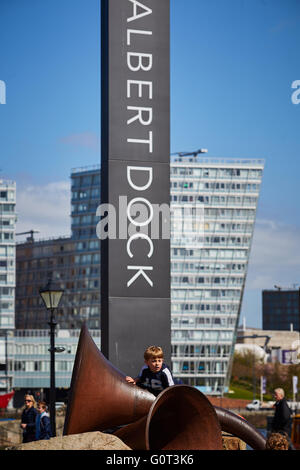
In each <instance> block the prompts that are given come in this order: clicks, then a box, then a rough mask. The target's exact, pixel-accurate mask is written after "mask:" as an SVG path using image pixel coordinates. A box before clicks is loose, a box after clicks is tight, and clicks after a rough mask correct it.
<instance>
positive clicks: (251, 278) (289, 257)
mask: <svg viewBox="0 0 300 470" xmlns="http://www.w3.org/2000/svg"><path fill="white" fill-rule="evenodd" d="M299 243H300V229H299V228H297V227H294V226H291V225H286V224H283V223H280V222H275V221H273V220H262V219H258V220H257V222H256V225H255V230H254V238H253V244H252V250H251V255H250V261H249V271H248V279H247V285H246V287H247V289H270V288H274V285H275V284H276V285H281V286H283V287H293V284H297V283H299V282H300V250H299Z"/></svg>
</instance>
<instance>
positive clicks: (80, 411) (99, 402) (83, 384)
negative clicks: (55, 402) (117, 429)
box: [63, 324, 155, 435]
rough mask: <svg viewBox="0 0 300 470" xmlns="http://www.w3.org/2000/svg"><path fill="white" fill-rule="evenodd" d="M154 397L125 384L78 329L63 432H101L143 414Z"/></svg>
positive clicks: (134, 419)
mask: <svg viewBox="0 0 300 470" xmlns="http://www.w3.org/2000/svg"><path fill="white" fill-rule="evenodd" d="M154 400H155V396H154V395H152V393H150V392H147V391H146V390H143V389H141V388H139V387H136V386H134V385H132V384H129V383H127V382H126V380H125V375H124V374H123V373H122V372H120V371H119V370H118V369H117V368H116V367H114V366H113V365H112V364H111V363H110V362H109V361H108V360H107V359H106V358H105V357H104V355H103V354H102V353H101V351H100V350H99V348H98V347H97V346H96V344H95V342H94V340H93V339H92V337H91V335H90V333H89V332H88V329H87V327H86V325H85V324H84V325H83V326H82V328H81V332H80V337H79V341H78V346H77V352H76V357H75V362H74V368H73V373H72V379H71V388H70V397H69V400H68V405H67V410H66V418H65V423H64V431H63V434H64V435H69V434H78V433H83V432H90V431H104V430H106V429H108V428H111V427H114V426H119V425H124V424H128V423H131V422H133V421H136V420H138V419H139V418H141V417H142V416H145V415H146V414H147V413H148V411H149V408H150V407H151V405H152V403H153V401H154Z"/></svg>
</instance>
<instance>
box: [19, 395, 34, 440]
mask: <svg viewBox="0 0 300 470" xmlns="http://www.w3.org/2000/svg"><path fill="white" fill-rule="evenodd" d="M24 401H25V408H24V410H23V412H22V416H21V425H20V426H21V428H22V430H23V443H26V442H31V441H35V421H36V417H37V414H38V411H37V409H36V402H35V399H34V397H33V395H25V397H24Z"/></svg>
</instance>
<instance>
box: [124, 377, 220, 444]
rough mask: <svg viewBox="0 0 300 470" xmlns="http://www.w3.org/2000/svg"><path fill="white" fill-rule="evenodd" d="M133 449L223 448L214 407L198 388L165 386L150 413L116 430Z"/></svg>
mask: <svg viewBox="0 0 300 470" xmlns="http://www.w3.org/2000/svg"><path fill="white" fill-rule="evenodd" d="M115 435H116V436H118V437H119V438H120V439H121V440H122V441H123V442H125V444H127V445H128V446H129V447H131V448H132V449H134V450H222V448H223V447H222V431H221V427H220V423H219V421H218V418H217V415H216V412H215V410H214V407H213V406H212V405H211V403H210V402H209V400H208V399H207V398H206V397H205V395H203V394H202V393H201V392H200V391H199V390H197V389H196V388H194V387H190V386H188V385H174V386H172V387H169V388H167V389H165V390H163V391H162V392H161V393H160V394H159V395H158V397H157V398H156V400H155V402H154V403H153V404H152V406H151V408H150V410H149V413H148V415H147V416H145V417H144V418H141V419H140V420H139V421H137V422H136V423H132V424H129V425H128V426H125V427H123V428H121V429H120V430H118V431H116V432H115Z"/></svg>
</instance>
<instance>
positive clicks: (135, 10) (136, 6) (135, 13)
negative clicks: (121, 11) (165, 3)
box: [127, 0, 152, 23]
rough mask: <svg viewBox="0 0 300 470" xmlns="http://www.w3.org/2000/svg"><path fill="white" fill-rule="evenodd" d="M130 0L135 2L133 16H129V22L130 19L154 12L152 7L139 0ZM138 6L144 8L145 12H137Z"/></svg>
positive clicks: (136, 18)
mask: <svg viewBox="0 0 300 470" xmlns="http://www.w3.org/2000/svg"><path fill="white" fill-rule="evenodd" d="M129 1H130V2H131V3H133V16H131V17H130V18H127V23H129V22H130V21H134V20H138V19H139V18H142V17H143V16H146V15H151V13H152V10H151V8H148V7H146V6H145V5H143V4H142V3H140V2H138V1H137V0H129ZM138 7H140V8H142V9H143V10H144V12H143V13H140V14H139V15H138V14H137V9H138Z"/></svg>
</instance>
